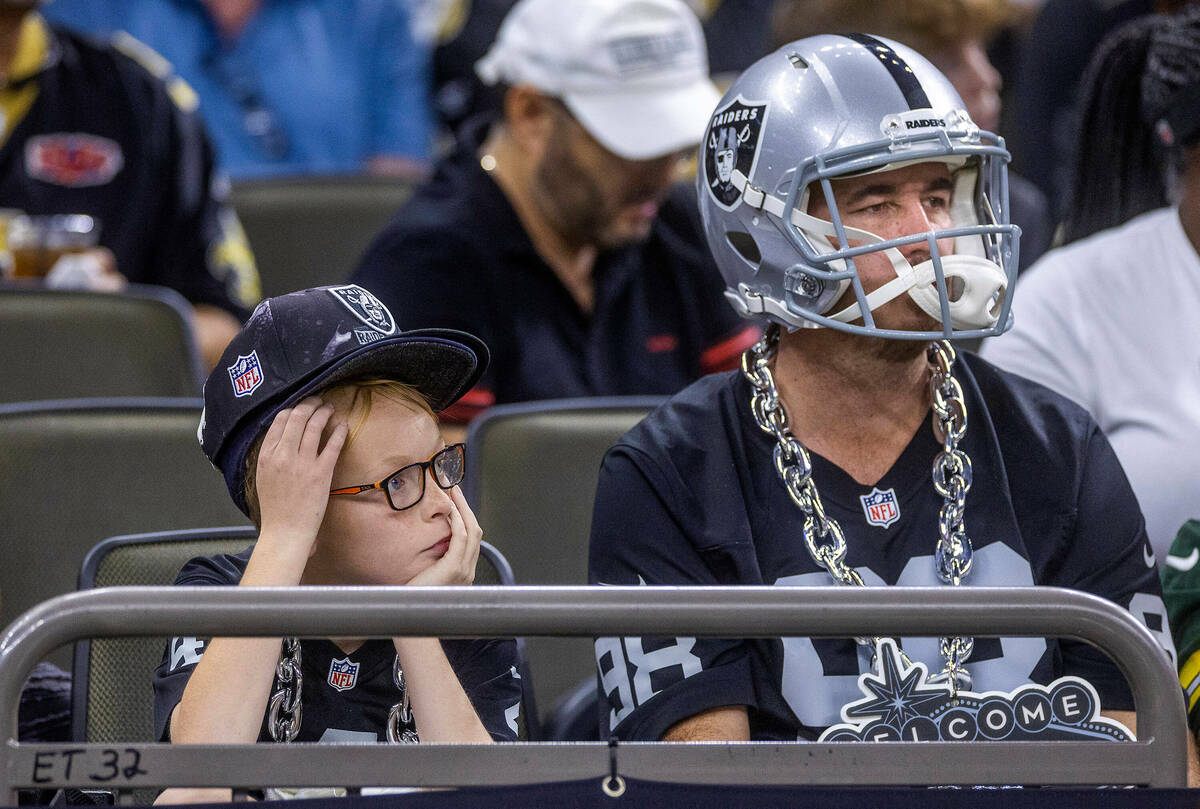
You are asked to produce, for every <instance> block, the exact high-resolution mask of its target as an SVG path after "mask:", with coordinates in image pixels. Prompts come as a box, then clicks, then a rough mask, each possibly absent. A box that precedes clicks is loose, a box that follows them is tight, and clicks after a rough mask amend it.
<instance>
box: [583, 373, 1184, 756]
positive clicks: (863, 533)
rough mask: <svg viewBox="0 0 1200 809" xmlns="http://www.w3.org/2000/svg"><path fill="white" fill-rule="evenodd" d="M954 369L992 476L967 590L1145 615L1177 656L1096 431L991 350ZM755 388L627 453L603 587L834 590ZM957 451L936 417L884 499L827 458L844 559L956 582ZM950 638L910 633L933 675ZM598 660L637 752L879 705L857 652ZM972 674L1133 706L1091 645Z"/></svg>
mask: <svg viewBox="0 0 1200 809" xmlns="http://www.w3.org/2000/svg"><path fill="white" fill-rule="evenodd" d="M955 376H956V378H957V379H958V380H959V382H960V383H961V384H962V387H963V390H964V392H965V397H966V405H967V413H968V429H967V433H966V436H965V437H964V438H963V440H962V442H961V444H960V448H961V449H963V450H964V451H965V452H966V454H967V455H968V456H969V457H970V459H971V461H972V465H973V468H974V482H973V485H972V486H971V489H970V491H969V493H968V495H967V500H966V515H965V525H966V531H967V534H968V536H969V537H970V538H971V539H972V542H973V545H974V549H975V557H974V567H973V569H972V571H971V573H970V575H969V577H968V578H967V579H966V581H965V582H964V586H996V587H999V586H1013V585H1031V584H1041V585H1055V586H1061V587H1071V588H1075V589H1079V590H1083V591H1086V592H1090V593H1094V594H1096V595H1099V596H1103V597H1105V598H1108V599H1111V600H1112V601H1114V602H1116V603H1117V604H1119V605H1121V606H1123V607H1126V608H1128V609H1129V610H1130V611H1131V612H1132V613H1134V615H1136V616H1137V617H1138V618H1139V619H1141V620H1142V621H1143V622H1144V623H1146V624H1147V625H1148V626H1149V627H1150V628H1151V629H1152V630H1153V631H1155V632H1156V634H1157V635H1158V636H1159V639H1160V641H1161V642H1162V643H1163V645H1164V647H1165V648H1170V643H1171V641H1170V634H1169V630H1168V629H1167V626H1166V612H1165V609H1164V607H1163V603H1162V594H1161V589H1160V586H1159V581H1158V572H1157V569H1156V568H1155V566H1154V561H1153V557H1152V556H1151V555H1150V550H1149V544H1148V542H1147V539H1146V533H1145V526H1144V522H1143V520H1142V515H1141V511H1140V509H1139V508H1138V504H1137V501H1136V500H1135V498H1134V495H1133V492H1132V490H1131V489H1130V487H1129V482H1128V480H1127V479H1126V478H1125V474H1124V472H1123V471H1122V469H1121V466H1120V464H1119V463H1118V461H1117V458H1116V456H1115V455H1114V454H1113V451H1112V448H1111V447H1110V446H1109V443H1108V441H1107V439H1105V437H1104V435H1103V434H1102V433H1101V432H1100V430H1099V428H1098V427H1097V426H1096V424H1095V422H1094V421H1092V419H1091V417H1090V416H1088V414H1087V413H1086V412H1085V411H1084V410H1083V409H1082V408H1080V407H1078V406H1076V405H1075V404H1073V403H1071V402H1069V401H1068V400H1067V399H1064V398H1063V397H1061V396H1059V395H1058V394H1055V393H1053V392H1051V391H1050V390H1049V389H1047V388H1044V387H1042V386H1041V385H1038V384H1036V383H1033V382H1030V381H1028V380H1025V379H1023V378H1021V377H1018V376H1015V375H1012V374H1007V373H1004V372H1002V371H999V370H997V369H996V368H994V367H993V366H991V365H989V364H987V363H986V362H985V361H983V360H980V359H979V358H978V357H976V356H974V355H965V358H964V359H963V360H960V362H959V363H957V364H956V366H955ZM751 392H752V388H751V386H750V384H749V382H747V381H746V379H745V378H744V377H743V376H742V375H741V373H740V372H732V373H729V374H721V375H715V376H710V377H708V378H706V379H703V380H701V381H700V382H697V383H696V384H695V385H692V386H691V387H689V388H688V389H687V390H685V391H683V392H682V393H680V394H679V395H678V396H676V397H675V398H673V399H672V400H671V401H669V402H668V403H667V404H665V405H664V406H662V407H661V408H659V409H658V410H656V411H655V412H653V413H652V414H651V415H650V416H648V417H647V418H646V419H645V420H644V421H643V422H642V423H641V424H640V425H638V426H637V427H635V428H634V429H633V430H631V431H630V432H629V433H628V434H626V436H625V437H624V438H623V439H622V440H621V441H620V442H619V443H618V444H617V445H616V446H615V447H614V448H613V449H612V450H610V451H609V453H608V455H607V457H606V458H605V460H604V465H603V468H602V470H601V474H600V482H599V489H598V491H597V495H596V507H595V515H594V518H593V522H592V539H591V551H590V560H589V580H590V581H591V583H593V584H597V583H603V584H616V585H631V584H639V583H645V584H649V585H677V584H701V585H733V584H748V585H781V586H821V585H826V586H827V585H832V584H834V583H835V582H834V581H833V579H832V578H831V577H830V576H829V574H828V573H826V572H825V571H824V570H823V569H821V568H820V567H819V566H818V565H817V564H816V563H815V562H814V561H813V559H812V558H811V557H810V556H809V553H808V551H807V549H806V548H805V546H804V543H803V540H802V539H801V537H800V534H799V530H798V529H799V522H800V520H801V519H802V514H801V512H800V510H799V509H798V508H797V506H796V505H795V504H794V503H793V502H792V501H791V499H790V497H789V495H788V494H787V490H786V487H785V486H784V484H783V482H782V481H781V480H780V478H779V476H778V474H777V473H776V471H775V468H774V465H773V463H772V459H771V457H772V456H771V453H772V449H773V442H774V439H773V438H772V437H771V436H769V435H767V434H766V433H764V432H763V431H762V430H760V429H759V427H758V426H757V424H756V422H755V421H754V417H753V416H752V415H751V412H750V407H749V404H750V397H751ZM939 449H940V444H939V443H938V442H937V441H936V440H935V438H934V436H933V433H932V430H931V429H930V428H929V426H928V422H926V423H925V424H924V425H922V427H921V428H920V429H919V430H918V431H917V433H916V435H915V436H914V437H913V439H912V441H911V442H910V443H909V445H908V447H907V448H906V449H905V450H904V452H903V453H902V454H901V456H900V457H899V459H898V460H897V461H896V463H895V464H894V466H893V467H892V468H891V469H890V470H889V471H888V472H887V473H886V474H885V475H884V476H883V478H882V479H881V480H880V481H879V482H878V483H877V484H876V485H875V486H874V487H868V486H862V485H861V484H859V483H857V482H855V481H854V480H853V479H852V478H851V477H850V476H849V475H847V474H846V473H845V472H844V471H842V470H841V469H840V468H838V467H837V466H835V465H834V464H832V463H830V462H829V461H827V460H826V459H824V458H822V457H820V456H818V455H816V454H813V456H812V461H813V480H814V482H815V483H816V485H817V489H818V491H819V492H820V494H821V497H822V500H823V501H824V504H825V508H826V511H827V513H828V514H829V515H830V516H832V517H833V518H835V519H836V520H837V521H838V522H839V523H840V524H841V526H842V529H843V531H844V532H845V535H846V543H847V546H848V553H847V556H846V561H847V563H848V564H849V565H850V566H851V567H853V568H855V569H856V570H858V572H859V573H860V574H861V575H862V577H863V579H864V580H865V581H866V583H867V584H868V585H897V584H898V585H911V586H939V585H940V584H941V583H940V581H939V580H938V578H937V576H936V574H935V571H934V565H933V551H934V546H935V542H936V539H937V536H938V531H937V520H938V510H939V508H940V507H941V505H942V498H941V496H940V495H938V494H937V493H936V492H935V491H934V489H933V485H932V482H931V478H930V466H931V463H932V461H933V458H934V456H935V455H936V454H937V453H938V451H939ZM876 490H877V491H878V492H883V493H884V494H885V496H886V495H887V494H889V493H890V494H891V495H892V496H893V497H894V501H893V503H892V506H893V508H894V510H892V509H885V510H883V511H882V512H879V511H877V512H874V513H873V514H869V513H868V505H869V503H864V502H863V500H862V498H864V497H868V496H870V495H872V494H873V493H874V492H875V491H876ZM879 499H880V498H879V497H878V496H877V497H876V498H875V500H876V501H878V500H879ZM872 516H873V517H874V522H875V524H872V523H871V521H870V518H871V517H872ZM937 643H938V639H937V638H905V639H903V640H902V645H903V648H904V649H905V650H906V651H907V652H908V653H909V655H910V656H911V657H912V658H913V659H914V660H921V661H924V662H925V663H926V664H927V665H928V666H929V670H930V671H931V672H937V671H940V670H941V668H942V661H941V656H940V655H939V653H938V648H937ZM596 654H597V659H598V660H599V664H600V677H601V682H602V690H603V691H604V693H605V694H606V695H607V697H608V704H606V705H604V706H603V707H604V708H606V709H608V710H606V711H605V714H606V716H607V717H608V721H609V722H610V723H611V724H612V725H615V726H616V728H615V730H616V733H617V735H619V736H621V737H622V738H633V739H656V738H659V737H660V736H661V735H662V734H663V733H664V732H665V731H666V730H667V729H668V728H670V727H671V726H672V725H673V724H675V723H677V722H679V721H681V720H683V719H685V718H687V717H690V716H692V715H694V714H697V713H699V712H701V711H703V710H706V709H708V708H714V707H718V706H722V705H746V706H748V710H749V718H750V731H751V736H752V738H754V739H795V738H797V737H800V738H815V737H816V735H818V733H819V731H820V730H821V729H822V728H824V727H827V726H829V725H831V724H835V723H837V722H838V721H839V716H838V711H839V709H840V708H841V706H843V705H845V704H846V703H848V702H850V701H852V700H854V699H858V698H861V692H860V691H859V689H858V687H857V680H858V676H859V674H860V672H861V671H867V670H869V668H868V666H869V661H868V659H867V653H866V651H865V650H860V648H859V647H858V646H857V644H855V642H854V641H853V640H852V639H817V640H815V641H814V640H812V639H809V638H788V639H786V640H782V641H781V640H779V639H774V640H770V639H762V640H740V639H739V640H722V639H707V638H701V639H696V638H623V639H622V638H602V639H600V640H599V641H597V645H596ZM967 669H968V670H969V671H970V672H971V674H972V675H973V683H972V690H973V691H1009V690H1012V689H1015V688H1016V687H1017V686H1019V685H1022V684H1024V683H1027V682H1030V681H1033V682H1038V683H1042V684H1046V683H1049V682H1051V681H1052V680H1054V679H1056V678H1058V677H1060V676H1063V675H1067V674H1074V675H1078V676H1080V677H1082V678H1084V679H1085V680H1088V681H1089V682H1091V683H1092V684H1093V685H1094V686H1095V687H1096V689H1097V691H1098V692H1099V695H1100V697H1101V705H1102V707H1103V708H1104V709H1107V710H1130V709H1132V707H1133V705H1132V698H1131V695H1130V692H1129V689H1128V686H1127V684H1126V683H1125V681H1124V678H1123V677H1122V675H1121V674H1120V672H1119V670H1118V669H1117V668H1116V666H1115V665H1114V664H1113V663H1112V662H1111V661H1109V660H1108V659H1107V658H1106V657H1105V656H1104V655H1102V654H1101V653H1099V652H1097V651H1096V650H1095V649H1094V648H1093V647H1091V646H1089V645H1087V644H1085V643H1081V642H1078V641H1070V640H1056V639H1049V640H1044V639H1041V638H976V639H975V650H974V653H973V654H972V656H971V657H970V659H969V660H968V662H967ZM605 735H607V731H606V732H605Z"/></svg>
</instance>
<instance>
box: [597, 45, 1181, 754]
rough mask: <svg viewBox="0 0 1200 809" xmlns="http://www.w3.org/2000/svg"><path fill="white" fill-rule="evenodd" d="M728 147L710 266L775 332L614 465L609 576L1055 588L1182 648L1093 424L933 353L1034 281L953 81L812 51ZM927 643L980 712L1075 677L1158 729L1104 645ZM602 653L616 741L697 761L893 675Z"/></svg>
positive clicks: (687, 654) (603, 577) (920, 649)
mask: <svg viewBox="0 0 1200 809" xmlns="http://www.w3.org/2000/svg"><path fill="white" fill-rule="evenodd" d="M730 128H732V129H733V132H732V134H730V133H728V132H727V131H726V130H728V129H730ZM710 135H715V137H711V139H710V138H709V137H706V140H705V148H704V151H703V155H702V158H701V170H700V174H699V177H698V182H699V184H700V185H701V189H700V194H701V201H700V204H701V212H702V215H703V218H704V222H705V229H706V233H707V235H708V239H709V245H710V247H711V248H712V250H713V253H714V255H715V256H716V259H717V263H718V265H719V266H720V268H721V270H722V273H723V275H724V276H725V279H726V281H727V284H728V291H727V295H728V296H729V298H730V300H731V302H732V303H733V305H734V306H735V307H736V308H738V309H739V310H740V311H742V312H744V313H746V314H748V315H751V316H755V317H759V318H763V319H767V320H769V321H771V325H770V326H769V327H768V331H767V335H766V336H765V337H764V339H763V341H762V342H761V343H759V344H758V345H756V346H755V347H753V348H752V349H751V350H750V351H748V352H747V353H746V356H745V357H744V359H743V366H744V368H745V369H746V371H745V372H744V373H738V372H733V373H730V374H722V375H713V376H710V377H707V378H706V379H703V380H701V381H700V382H697V383H696V384H694V385H692V386H691V387H690V388H688V389H687V390H685V391H683V392H682V393H680V394H679V395H678V396H676V397H675V398H674V399H673V400H672V401H671V402H669V403H668V404H666V405H665V406H663V407H662V408H660V409H659V410H658V411H656V412H655V413H653V414H651V415H650V416H649V417H648V418H647V419H646V420H645V421H643V422H642V424H640V425H639V426H638V427H636V428H634V429H633V430H632V431H630V433H629V434H627V435H626V436H625V437H624V438H623V439H622V441H621V442H620V443H618V445H617V446H616V447H615V448H614V449H613V450H612V451H610V453H609V454H608V456H607V457H606V459H605V462H604V466H603V469H602V471H601V477H600V484H599V489H598V492H597V498H596V510H595V517H594V520H593V524H592V547H591V554H590V578H591V580H592V581H593V582H594V583H606V584H619V585H630V584H638V583H645V584H649V585H663V584H759V585H761V584H768V585H801V586H802V585H810V586H811V585H830V584H835V583H837V584H851V585H852V584H862V583H867V584H875V585H880V584H901V585H938V584H943V583H945V584H951V585H958V584H966V585H1029V584H1055V585H1062V586H1069V587H1077V588H1080V589H1084V590H1089V591H1091V592H1093V593H1096V594H1099V595H1103V596H1105V597H1108V598H1111V599H1113V600H1114V601H1116V602H1118V603H1120V604H1122V605H1124V606H1127V607H1129V608H1130V609H1131V610H1132V611H1134V612H1135V613H1137V614H1139V615H1148V616H1150V617H1149V618H1147V619H1146V620H1148V622H1149V623H1150V624H1151V625H1152V626H1153V627H1155V628H1156V629H1158V630H1160V636H1161V639H1162V642H1163V644H1164V646H1166V647H1170V639H1169V635H1165V634H1163V633H1162V630H1163V628H1164V626H1165V622H1164V619H1163V612H1164V611H1163V607H1162V599H1161V593H1160V590H1159V585H1158V578H1157V571H1156V569H1155V568H1154V565H1153V561H1152V560H1148V557H1147V554H1148V553H1149V549H1148V545H1147V542H1146V536H1145V532H1144V531H1143V528H1142V522H1141V515H1140V514H1139V512H1138V508H1137V503H1136V502H1135V500H1134V498H1133V495H1132V493H1131V492H1130V490H1129V486H1128V483H1127V482H1126V481H1125V478H1124V475H1123V474H1122V473H1121V470H1120V466H1119V465H1118V463H1117V461H1116V459H1115V457H1114V456H1113V454H1112V450H1111V449H1110V448H1109V446H1108V443H1107V442H1106V441H1105V439H1104V437H1103V435H1102V434H1101V433H1100V431H1099V430H1098V429H1097V427H1096V426H1095V424H1094V423H1093V422H1092V421H1091V420H1090V419H1089V418H1088V416H1087V414H1086V413H1085V412H1084V411H1083V410H1081V409H1079V408H1077V407H1075V406H1073V405H1072V404H1071V403H1069V402H1068V401H1066V400H1064V399H1062V398H1061V397H1059V396H1057V395H1055V394H1053V393H1051V392H1050V391H1048V390H1046V389H1044V388H1042V387H1040V386H1038V385H1035V384H1032V383H1029V382H1026V381H1025V380H1022V379H1020V378H1018V377H1015V376H1010V375H1007V374H1003V373H1000V372H998V371H996V370H995V369H993V368H992V367H991V366H989V365H987V364H986V363H983V362H981V361H979V360H978V359H977V358H975V357H973V356H966V357H965V358H964V359H963V361H961V362H959V363H957V364H955V362H954V352H953V351H952V349H951V348H950V345H949V343H948V342H940V341H939V342H935V343H931V341H933V340H939V338H949V339H973V338H975V337H979V336H983V335H985V334H990V333H996V332H1001V331H1003V330H1004V329H1006V328H1007V327H1008V312H1007V302H1006V300H1005V292H1006V290H1007V289H1008V288H1010V287H1011V284H1012V281H1013V278H1014V277H1015V273H1016V268H1015V266H1014V264H1015V262H1014V250H1015V247H1016V245H1015V241H1016V236H1017V233H1016V232H1015V229H1014V228H1013V227H1012V226H1011V225H1009V224H1008V222H1007V214H1008V212H1007V204H1006V203H1007V200H1006V198H1005V194H1004V180H1005V168H1006V163H1007V159H1008V155H1007V153H1006V152H1005V151H1004V150H1003V149H1002V148H1000V147H999V145H998V144H997V141H996V138H995V136H994V135H992V134H990V133H987V132H981V131H980V130H979V129H978V127H976V126H975V125H974V124H973V123H972V122H971V120H970V118H969V117H968V116H967V114H966V112H965V111H964V110H963V105H962V102H961V100H960V99H959V97H958V95H957V94H956V93H955V91H954V89H953V87H952V86H951V85H950V84H949V82H948V81H947V80H946V79H945V77H944V76H942V75H941V74H940V73H939V72H938V71H937V70H936V68H934V67H933V66H932V65H931V64H930V63H929V62H928V61H926V60H925V59H924V58H922V57H921V56H920V55H918V54H917V53H916V52H915V51H913V50H911V49H909V48H907V47H905V46H902V45H900V44H898V43H895V42H891V41H889V40H882V39H878V38H875V37H871V36H867V35H861V34H852V35H847V36H832V35H826V36H817V37H812V38H809V39H804V40H800V41H798V42H794V43H792V44H790V45H787V46H785V47H783V48H781V49H780V50H778V51H776V52H775V53H773V54H771V55H769V56H767V57H764V58H763V59H761V60H760V61H759V62H757V63H756V64H755V65H754V66H752V67H751V68H749V69H748V70H747V71H746V72H745V73H743V74H742V76H741V77H740V78H739V79H738V80H737V81H736V82H734V84H733V86H732V87H731V88H730V89H729V91H728V92H727V93H726V95H725V98H724V99H723V100H722V102H721V103H720V104H719V105H718V107H717V110H716V112H715V113H714V115H713V118H712V121H711V123H710ZM781 327H782V328H781ZM931 401H932V404H933V408H932V412H933V417H932V421H933V429H932V430H931V429H929V428H928V427H926V426H925V424H926V421H927V420H929V419H930V412H931ZM968 415H969V422H970V428H969V429H968ZM931 461H932V462H933V463H934V475H933V480H932V481H931V480H930V471H929V470H930V462H931ZM972 472H973V474H972ZM785 481H787V482H786V483H785ZM968 492H969V497H968ZM810 548H811V550H810ZM903 648H904V650H905V652H907V654H908V656H909V657H910V658H912V660H914V661H920V662H924V663H925V664H927V665H928V666H929V671H930V673H931V674H937V675H940V676H941V678H942V679H944V680H947V681H952V682H954V683H955V684H956V687H961V686H964V685H968V684H969V685H970V687H971V689H972V690H974V691H977V692H978V691H995V690H1000V691H1010V690H1012V689H1015V688H1016V687H1018V686H1020V685H1022V684H1024V683H1028V682H1030V681H1034V682H1039V683H1043V684H1044V683H1048V682H1050V681H1052V680H1054V679H1055V678H1057V677H1059V676H1061V675H1063V674H1077V675H1079V676H1081V677H1083V678H1084V679H1086V680H1088V681H1090V682H1091V683H1092V684H1093V685H1094V686H1095V687H1096V689H1097V690H1098V692H1099V694H1100V698H1101V704H1102V705H1103V706H1104V707H1105V708H1106V709H1107V712H1108V713H1109V715H1114V714H1115V715H1118V716H1120V717H1121V718H1122V720H1123V721H1125V722H1126V723H1127V724H1132V722H1133V720H1134V719H1135V717H1134V715H1133V714H1132V713H1131V712H1130V710H1129V709H1131V708H1132V707H1133V706H1132V702H1131V699H1130V695H1129V692H1128V689H1127V687H1126V685H1125V683H1124V681H1123V679H1122V678H1121V676H1120V674H1119V673H1118V671H1117V670H1116V668H1115V667H1114V666H1113V665H1112V664H1111V662H1109V661H1107V660H1106V659H1105V658H1103V656H1100V655H1098V654H1097V653H1095V652H1094V651H1093V650H1091V649H1090V648H1089V647H1086V646H1085V645H1083V644H1079V643H1075V642H1071V641H1067V640H1056V639H1047V640H1043V639H1040V638H1038V639H1028V638H1026V639H1014V638H1005V639H989V638H978V639H975V641H974V644H973V648H972V644H971V643H970V642H969V639H957V638H952V639H947V642H946V644H945V649H944V654H943V652H942V651H941V650H939V642H938V640H937V639H933V638H923V639H904V642H903ZM596 652H597V660H598V662H599V668H600V679H601V683H602V692H603V695H604V696H605V697H606V698H607V705H605V706H604V707H606V708H608V709H609V710H608V711H607V712H606V713H607V716H608V723H609V725H610V726H611V727H610V729H611V730H612V732H615V733H616V734H617V735H619V736H622V737H624V738H665V739H673V740H687V739H732V740H736V739H795V738H802V739H803V738H808V739H811V738H815V737H816V736H817V735H818V734H819V733H820V732H821V731H822V729H824V728H826V727H828V726H831V725H833V724H835V723H837V722H838V720H839V716H840V713H839V712H840V709H841V708H842V706H844V705H846V704H847V703H849V702H851V701H853V700H854V699H855V698H856V697H859V696H861V694H860V692H859V689H858V677H859V674H860V672H861V671H863V670H866V668H867V667H868V666H869V665H870V663H869V660H870V657H871V649H870V648H867V647H864V648H862V649H861V650H860V649H858V648H856V645H855V642H854V641H853V640H850V639H846V640H821V641H812V640H810V639H806V638H789V639H786V640H779V639H773V640H754V641H742V640H721V639H702V640H698V639H695V638H674V639H654V640H649V639H646V640H645V641H644V640H643V639H642V638H624V639H615V638H605V639H601V640H600V641H598V642H597V646H596Z"/></svg>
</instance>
